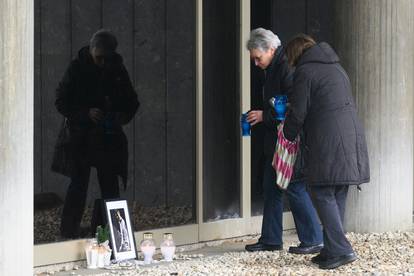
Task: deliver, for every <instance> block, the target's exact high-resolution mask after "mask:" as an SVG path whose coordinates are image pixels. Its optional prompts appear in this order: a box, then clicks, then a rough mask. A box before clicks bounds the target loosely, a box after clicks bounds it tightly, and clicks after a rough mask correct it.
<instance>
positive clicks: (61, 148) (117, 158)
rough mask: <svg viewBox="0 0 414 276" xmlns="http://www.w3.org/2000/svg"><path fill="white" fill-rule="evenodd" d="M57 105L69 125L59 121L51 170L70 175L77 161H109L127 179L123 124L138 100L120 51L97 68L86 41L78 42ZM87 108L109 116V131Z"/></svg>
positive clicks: (88, 163) (94, 163)
mask: <svg viewBox="0 0 414 276" xmlns="http://www.w3.org/2000/svg"><path fill="white" fill-rule="evenodd" d="M108 102H110V105H109V106H108ZM55 105H56V108H57V110H58V111H59V113H61V114H62V115H63V116H64V117H65V122H66V123H67V126H68V128H65V127H63V128H62V129H61V132H60V134H59V137H58V140H57V143H56V146H55V156H54V158H53V164H52V170H54V171H56V172H58V173H62V174H64V175H66V176H70V177H71V176H73V175H74V174H76V173H77V168H79V166H95V167H99V166H102V167H106V168H108V166H109V168H111V169H114V170H115V171H114V173H116V174H117V175H119V176H121V178H122V179H123V181H124V183H125V182H126V179H127V174H128V144H127V139H126V136H125V133H124V132H123V130H122V125H124V124H127V123H128V122H129V121H130V120H131V119H132V118H133V117H134V115H135V113H136V111H137V110H138V107H139V101H138V98H137V94H136V93H135V91H134V88H133V86H132V84H131V81H130V78H129V76H128V72H127V70H126V69H125V67H124V65H123V61H122V57H121V56H120V55H119V54H117V53H114V54H113V55H112V56H111V57H108V58H106V59H105V65H104V66H103V67H102V68H100V67H98V66H96V65H95V64H94V62H93V59H92V56H91V55H90V53H89V47H84V48H82V49H81V50H80V51H79V54H78V57H77V58H76V59H74V60H73V61H72V62H71V63H70V65H69V67H68V69H67V70H66V72H65V74H64V76H63V79H62V81H61V82H60V83H59V86H58V88H57V89H56V102H55ZM90 108H99V109H100V110H102V111H104V112H105V113H106V114H111V115H112V116H113V119H114V122H113V124H112V127H113V131H112V134H110V135H107V134H105V130H104V127H103V124H98V125H97V124H95V123H94V122H92V121H91V119H90V118H89V115H88V113H89V109H90ZM62 154H63V155H62Z"/></svg>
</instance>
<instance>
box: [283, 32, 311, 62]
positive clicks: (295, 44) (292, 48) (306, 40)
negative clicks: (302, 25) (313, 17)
mask: <svg viewBox="0 0 414 276" xmlns="http://www.w3.org/2000/svg"><path fill="white" fill-rule="evenodd" d="M314 45H316V42H315V40H313V38H312V37H311V36H309V35H306V34H298V35H296V36H295V37H294V38H292V39H291V40H290V41H289V43H288V44H287V46H286V50H285V52H286V56H287V58H288V62H289V65H290V66H291V67H294V66H296V64H297V63H298V60H299V58H300V57H301V56H302V55H303V53H304V52H305V51H306V50H307V49H309V48H310V47H312V46H314Z"/></svg>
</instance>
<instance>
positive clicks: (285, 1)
mask: <svg viewBox="0 0 414 276" xmlns="http://www.w3.org/2000/svg"><path fill="white" fill-rule="evenodd" d="M306 1H307V0H295V1H292V0H277V1H272V7H271V11H272V13H271V16H272V18H271V25H272V31H273V32H274V33H275V34H277V35H278V36H279V38H280V40H281V41H282V44H283V45H285V44H286V42H288V41H289V39H291V38H292V36H294V35H295V34H297V33H304V32H306V31H307V29H306Z"/></svg>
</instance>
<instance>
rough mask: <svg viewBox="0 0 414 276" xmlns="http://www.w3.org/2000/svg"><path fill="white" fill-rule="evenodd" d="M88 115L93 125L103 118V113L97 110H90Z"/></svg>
mask: <svg viewBox="0 0 414 276" xmlns="http://www.w3.org/2000/svg"><path fill="white" fill-rule="evenodd" d="M88 115H89V118H90V119H91V120H92V122H94V123H95V124H98V123H99V122H101V121H102V120H103V118H104V113H103V112H102V110H100V109H99V108H90V109H89V114H88Z"/></svg>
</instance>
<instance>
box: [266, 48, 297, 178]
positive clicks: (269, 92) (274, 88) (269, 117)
mask: <svg viewBox="0 0 414 276" xmlns="http://www.w3.org/2000/svg"><path fill="white" fill-rule="evenodd" d="M264 72H265V79H264V85H263V91H262V93H263V122H264V125H265V131H264V145H263V149H264V154H265V156H267V158H266V159H268V158H269V155H270V156H273V154H274V152H275V147H276V141H277V126H278V124H279V123H280V121H278V120H276V119H275V116H276V114H275V112H274V110H273V108H272V107H271V105H270V104H269V100H270V99H271V98H272V97H275V96H276V95H288V94H289V93H290V90H291V87H292V71H291V70H290V69H289V66H288V62H287V58H286V55H285V54H284V50H283V48H282V47H281V46H280V47H278V48H277V50H276V52H275V55H274V57H273V59H272V62H271V63H270V65H269V66H268V67H267V68H266V70H265V71H264ZM302 168H303V158H302V155H301V152H299V154H298V158H297V161H296V163H295V167H294V174H293V181H298V180H302V178H303V172H302Z"/></svg>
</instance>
